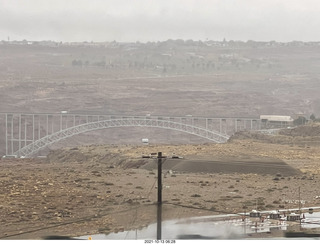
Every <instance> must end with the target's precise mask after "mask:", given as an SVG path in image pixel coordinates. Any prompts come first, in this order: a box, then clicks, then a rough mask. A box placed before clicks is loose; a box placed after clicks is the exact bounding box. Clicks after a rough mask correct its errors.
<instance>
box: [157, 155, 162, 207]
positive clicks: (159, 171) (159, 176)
mask: <svg viewBox="0 0 320 244" xmlns="http://www.w3.org/2000/svg"><path fill="white" fill-rule="evenodd" d="M161 203H162V152H158V204H161Z"/></svg>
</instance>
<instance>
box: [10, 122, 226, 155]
mask: <svg viewBox="0 0 320 244" xmlns="http://www.w3.org/2000/svg"><path fill="white" fill-rule="evenodd" d="M117 127H152V128H163V129H169V130H174V131H179V132H185V133H188V134H192V135H195V136H199V137H202V138H205V139H208V140H210V141H213V142H215V143H224V142H226V141H227V140H228V139H229V136H228V135H225V134H221V133H219V132H217V131H212V130H208V129H206V128H201V127H197V126H194V125H188V124H184V123H179V122H175V121H170V120H162V119H154V118H150V119H141V118H130V119H124V118H122V119H108V120H102V121H95V122H89V123H84V124H80V125H77V126H73V127H69V128H66V129H63V130H60V131H58V132H55V133H53V134H50V135H47V136H44V137H42V138H40V139H38V140H36V141H34V142H32V143H30V144H28V145H26V146H24V147H22V148H21V149H20V150H18V151H16V152H15V155H17V156H18V157H30V156H31V155H32V154H34V153H36V152H38V151H39V150H41V149H43V148H45V147H47V146H49V145H51V144H53V143H56V142H58V141H60V140H63V139H66V138H69V137H72V136H74V135H78V134H82V133H85V132H89V131H94V130H101V129H108V128H117Z"/></svg>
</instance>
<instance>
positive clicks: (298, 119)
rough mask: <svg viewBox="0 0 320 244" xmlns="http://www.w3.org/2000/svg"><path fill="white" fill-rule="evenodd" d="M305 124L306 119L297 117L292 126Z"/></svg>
mask: <svg viewBox="0 0 320 244" xmlns="http://www.w3.org/2000/svg"><path fill="white" fill-rule="evenodd" d="M306 122H307V119H306V118H305V117H303V116H299V117H298V118H297V119H295V120H294V121H293V124H294V125H304V124H305V123H306Z"/></svg>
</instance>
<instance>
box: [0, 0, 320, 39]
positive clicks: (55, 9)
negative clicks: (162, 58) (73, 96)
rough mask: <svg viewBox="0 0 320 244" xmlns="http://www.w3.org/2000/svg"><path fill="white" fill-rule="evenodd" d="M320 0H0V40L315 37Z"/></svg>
mask: <svg viewBox="0 0 320 244" xmlns="http://www.w3.org/2000/svg"><path fill="white" fill-rule="evenodd" d="M319 12H320V2H319V1H318V0H304V1H300V0H291V1H285V0H269V1H264V0H238V1H235V0H183V1H178V0H162V1H156V0H138V1H128V0H117V1H115V0H90V1H89V0H68V1H63V0H45V1H44V0H28V1H27V0H0V40H8V39H9V40H23V39H26V40H31V41H42V40H52V41H62V42H69V41H70V42H71V41H76V42H83V41H89V42H90V41H94V42H103V41H113V40H116V41H119V42H136V41H140V42H148V41H165V40H168V39H174V40H176V39H183V40H188V39H192V40H202V41H205V40H215V41H219V40H223V39H224V38H226V39H227V40H235V41H248V40H255V41H273V40H274V41H278V42H290V41H319V40H320V32H318V31H317V30H318V27H319V26H320V15H319Z"/></svg>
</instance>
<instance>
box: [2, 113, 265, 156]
mask: <svg viewBox="0 0 320 244" xmlns="http://www.w3.org/2000/svg"><path fill="white" fill-rule="evenodd" d="M2 115H4V117H5V127H6V129H5V143H6V149H5V153H6V155H11V156H15V157H30V156H32V155H33V154H35V153H37V152H38V151H40V150H41V149H43V148H45V147H47V146H49V145H51V144H53V143H56V142H59V141H61V140H63V139H66V138H69V137H72V136H74V135H78V134H81V133H85V132H89V131H94V130H102V129H108V128H120V127H151V128H163V129H168V130H174V131H179V132H183V133H188V134H192V135H195V136H199V137H202V138H205V139H207V140H209V141H212V142H214V143H225V142H226V141H227V140H228V139H229V137H230V135H232V134H233V133H234V132H236V131H238V130H257V129H259V128H260V120H259V119H256V118H206V117H193V116H191V115H187V116H184V117H168V116H150V115H147V116H120V115H84V114H70V113H66V112H62V113H55V114H22V113H2Z"/></svg>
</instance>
